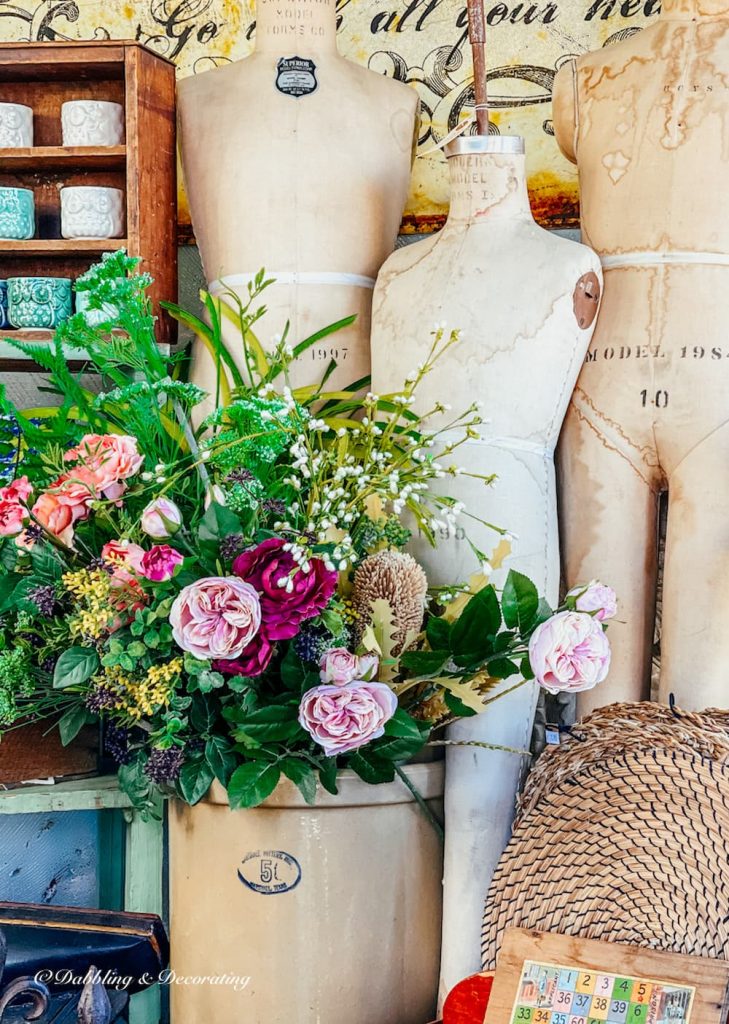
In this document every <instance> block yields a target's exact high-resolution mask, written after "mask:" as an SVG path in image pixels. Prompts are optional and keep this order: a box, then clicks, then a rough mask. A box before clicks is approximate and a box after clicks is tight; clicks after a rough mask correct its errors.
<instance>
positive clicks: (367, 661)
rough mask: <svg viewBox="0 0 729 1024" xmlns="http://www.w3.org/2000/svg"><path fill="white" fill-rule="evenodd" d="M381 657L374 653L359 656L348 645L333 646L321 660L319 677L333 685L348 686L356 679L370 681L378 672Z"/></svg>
mask: <svg viewBox="0 0 729 1024" xmlns="http://www.w3.org/2000/svg"><path fill="white" fill-rule="evenodd" d="M378 665H379V659H378V658H377V656H376V655H374V654H363V655H361V656H359V657H358V656H357V655H356V654H352V653H351V652H350V651H348V650H347V648H346V647H331V648H330V649H329V650H328V651H326V652H325V653H324V654H323V655H322V656H321V658H320V660H319V678H320V679H321V681H322V682H323V683H329V684H330V685H332V686H346V685H347V683H351V682H353V681H354V680H355V679H358V680H360V682H369V680H370V679H373V678H374V676H375V675H376V674H377V667H378Z"/></svg>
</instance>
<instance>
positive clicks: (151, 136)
mask: <svg viewBox="0 0 729 1024" xmlns="http://www.w3.org/2000/svg"><path fill="white" fill-rule="evenodd" d="M0 93H1V94H2V99H3V100H4V101H5V102H9V103H24V104H26V105H27V106H30V107H32V108H33V114H34V117H33V121H34V143H35V145H34V146H33V147H32V148H29V149H16V150H11V149H0V185H7V186H15V187H21V188H31V189H33V193H34V195H35V206H36V234H37V236H38V237H37V238H32V239H27V240H22V241H15V240H0V278H8V277H24V276H29V277H36V276H47V275H49V274H50V275H55V276H58V277H70V278H72V279H75V278H77V277H78V276H79V275H80V274H83V273H84V272H85V271H86V270H88V268H89V267H90V266H91V265H92V264H93V263H95V262H97V261H98V260H99V259H100V258H101V255H102V254H103V253H105V252H110V251H114V250H117V249H121V248H124V249H126V250H127V252H128V253H129V254H130V255H131V256H141V257H142V270H144V271H147V272H148V273H149V274H150V275H151V276H152V278H153V279H154V284H153V286H152V288H151V290H150V295H151V298H152V302H153V305H154V307H155V312H156V314H157V316H158V320H157V337H158V341H159V342H160V344H161V345H165V346H169V344H170V343H172V342H174V340H175V337H176V324H175V322H174V321H173V320H172V318H171V317H169V316H168V315H167V314H166V313H165V312H164V311H162V310H161V309H160V307H159V302H160V301H161V300H163V299H169V300H172V301H175V300H176V299H177V181H176V173H177V168H176V153H175V68H174V65H173V64H172V63H171V62H170V61H168V60H166V59H165V58H163V57H160V56H159V55H158V54H156V53H153V52H152V51H151V50H147V49H146V48H145V47H144V46H142V45H141V44H139V43H136V42H126V41H120V40H115V41H101V42H70V41H64V42H48V43H0ZM76 99H91V100H93V99H99V100H111V101H113V102H116V103H121V104H122V105H123V107H124V128H125V144H124V145H119V146H111V147H89V146H77V147H65V146H63V145H62V141H63V140H62V131H61V107H62V106H63V104H64V103H65V102H67V101H68V100H76ZM65 185H102V186H107V187H112V188H119V189H122V190H123V191H124V194H125V203H126V210H125V213H126V237H125V238H118V239H65V238H61V237H60V235H61V217H60V195H59V192H60V189H61V188H63V187H64V186H65ZM5 333H6V336H8V337H13V338H23V339H25V340H29V341H39V342H42V341H47V340H48V338H49V337H50V332H48V331H8V332H5ZM0 334H2V332H0ZM0 363H5V360H4V359H3V357H2V356H0ZM30 368H32V364H29V369H30Z"/></svg>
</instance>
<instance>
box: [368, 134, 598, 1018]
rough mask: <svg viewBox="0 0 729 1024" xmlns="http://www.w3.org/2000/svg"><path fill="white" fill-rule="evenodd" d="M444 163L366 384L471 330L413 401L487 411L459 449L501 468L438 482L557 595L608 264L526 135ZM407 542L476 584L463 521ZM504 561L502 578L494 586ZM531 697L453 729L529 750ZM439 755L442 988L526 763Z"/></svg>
mask: <svg viewBox="0 0 729 1024" xmlns="http://www.w3.org/2000/svg"><path fill="white" fill-rule="evenodd" d="M447 152H449V151H447ZM449 168H450V176H451V208H450V213H449V217H448V221H447V223H446V225H445V227H444V228H443V230H442V231H441V232H440V234H439V235H437V236H435V237H434V238H431V239H428V240H426V241H423V242H419V243H415V244H414V245H411V246H407V247H406V248H405V249H401V250H398V251H397V252H396V253H394V254H393V256H391V257H390V259H389V260H388V261H387V263H386V264H385V265H384V267H383V268H382V270H381V272H380V275H379V277H378V282H377V286H376V289H375V297H374V303H373V330H372V362H373V367H372V369H373V389H374V390H375V391H377V392H380V393H384V392H387V391H391V390H393V389H395V388H397V387H398V386H399V385H401V383H402V380H403V379H404V377H405V376H406V375H407V373H408V372H410V370H411V369H412V367H413V366H415V365H417V364H418V363H419V362H421V361H422V359H423V356H424V354H425V353H426V352H427V350H428V348H429V345H430V340H431V339H430V333H431V331H432V330H433V324H434V323H439V322H442V321H445V322H447V325H448V328H460V329H462V331H463V337H462V339H461V340H460V341H459V342H458V343H457V344H456V345H454V346H453V347H452V348H451V349H450V350H449V351H448V354H447V356H446V357H445V358H444V359H443V360H442V362H441V363H439V364H438V365H437V368H436V370H435V371H434V372H433V373H432V374H430V375H429V376H427V377H426V378H425V380H424V382H423V386H422V389H419V392H418V395H417V401H418V402H419V404H420V408H421V409H422V410H423V411H424V410H425V409H426V408H431V407H432V406H433V404H434V402H435V401H441V402H448V403H451V404H452V406H453V410H452V411H451V412H450V413H448V416H449V417H450V416H452V415H453V414H454V413H456V412H458V411H460V410H461V409H462V408H465V407H466V406H468V405H469V404H470V403H471V402H472V401H474V400H480V401H482V402H483V405H484V415H485V416H486V417H488V419H489V422H488V424H486V425H485V426H484V427H483V428H482V429H481V433H482V435H483V437H482V440H481V441H470V442H468V443H467V444H465V445H463V446H462V447H460V448H459V449H458V450H457V452H456V453H455V454H454V457H453V460H454V461H455V462H456V463H457V464H459V465H461V466H464V467H465V468H466V469H467V470H470V471H472V472H478V473H482V474H490V473H494V472H495V473H497V474H498V479H497V481H496V482H495V483H494V484H492V485H491V486H490V487H486V486H485V485H484V483H483V481H476V480H474V479H472V478H469V477H468V476H465V475H464V476H459V477H456V478H450V477H446V480H445V481H443V491H444V492H445V493H448V494H451V495H453V496H454V497H455V498H458V499H460V500H462V501H463V502H464V503H465V505H466V507H467V508H468V510H469V511H472V512H473V513H474V514H475V515H477V516H479V517H481V518H483V519H484V520H487V521H490V522H492V523H496V524H498V525H500V526H503V527H506V528H508V529H509V530H512V531H513V532H514V533H515V534H516V535H517V538H516V539H515V540H514V541H513V542H512V544H513V551H512V555H511V556H510V558H509V560H508V563H507V566H506V568H509V567H512V566H513V567H515V568H518V569H520V571H522V572H524V573H527V574H528V575H530V576H531V577H532V578H533V579H534V581H535V583H536V584H537V586H538V587H539V588H540V589H541V591H542V592H543V593H545V592H546V596H547V597H548V598H550V599H551V600H552V601H556V599H557V596H558V595H557V591H558V587H559V550H558V531H557V515H556V501H555V481H554V467H553V461H552V453H553V450H554V446H555V444H556V442H557V438H558V435H559V430H560V426H561V423H562V417H563V415H564V412H565V409H566V407H567V403H568V401H569V396H570V393H571V390H572V387H573V384H574V381H575V379H576V377H577V374H578V372H579V368H580V365H581V363H582V359H583V357H584V353H585V349H586V348H587V345H588V342H589V338H590V335H591V330H592V325H593V321H594V315H595V313H596V312H597V297H595V303H594V309H593V310H592V311H591V312H590V314H589V316H585V315H582V309H581V303H580V301H578V300H577V298H576V296H577V295H578V294H579V295H581V294H582V292H581V291H580V289H583V290H584V286H585V281H586V279H589V281H590V283H591V285H592V286H593V288H594V287H595V286H597V289H598V293H599V275H600V268H599V262H598V261H597V260H596V258H595V256H594V254H592V253H591V252H590V251H589V250H588V249H586V248H585V247H583V246H580V245H576V244H574V243H572V242H567V241H565V240H564V239H560V238H556V237H554V236H552V235H550V234H549V233H548V232H546V231H543V230H542V229H541V228H539V227H537V225H536V224H535V223H534V221H533V218H532V216H531V211H530V209H529V200H528V196H527V190H526V176H525V167H524V156H523V143H522V140H517V139H515V138H510V137H489V138H481V137H476V138H463V139H460V140H458V141H457V142H456V143H455V144H453V145H452V147H450V155H449ZM413 296H418V301H417V304H415V305H414V304H413ZM576 309H578V310H579V311H580V315H576V312H575V310H576ZM579 321H581V323H580V322H579ZM435 422H436V419H435V418H434V420H433V423H434V425H435ZM462 522H463V528H464V529H466V530H467V531H468V534H469V536H470V537H471V539H472V540H473V541H474V542H475V544H476V545H477V546H478V547H479V548H481V549H482V550H483V551H484V552H485V553H486V554H489V553H490V552H491V551H492V550H493V548H494V547H495V546H496V544H497V543H498V540H499V537H498V536H497V535H496V534H494V532H493V531H492V530H490V529H489V528H487V527H485V526H480V525H479V524H476V523H473V522H472V521H471V520H468V519H464V520H463V521H462ZM412 550H413V554H414V555H415V557H416V558H418V560H419V561H420V562H421V564H422V565H423V566H424V568H425V570H426V573H427V575H428V579H429V582H430V583H431V585H437V584H453V583H456V582H459V581H461V580H467V579H468V577H469V576H470V575H471V574H473V573H474V572H477V571H478V570H479V568H480V566H479V564H478V560H477V559H476V558H475V556H474V554H473V551H472V549H471V547H470V546H469V544H468V543H467V541H466V540H465V538H464V536H463V534H462V533H461V531H460V530H459V531H457V533H456V535H455V536H441V537H440V538H439V546H438V548H436V549H435V550H434V549H432V548H430V547H429V545H428V544H427V543H426V542H425V541H424V540H422V539H419V538H417V537H416V538H414V540H413V542H412ZM504 572H505V570H504V571H502V572H501V573H500V574H499V575H498V576H496V577H495V578H494V582H496V583H497V585H498V584H499V583H500V582H503V577H504ZM513 682H514V680H513V679H512V680H511V683H512V684H513ZM508 685H509V684H508V682H507V683H505V684H504V688H506V686H508ZM535 702H536V688H535V687H534V685H533V684H525V685H524V686H522V687H521V688H519V689H518V690H515V691H514V692H513V693H512V694H510V695H508V696H507V697H505V698H503V700H500V701H497V702H496V703H494V704H492V705H491V706H490V707H489V709H488V711H487V712H486V713H484V714H483V715H480V716H477V717H476V718H471V719H467V720H464V721H462V722H461V723H459V724H458V725H456V726H453V727H451V729H450V731H449V738H450V739H453V740H455V741H456V742H457V743H459V744H460V743H463V742H468V741H476V742H479V743H494V744H500V745H503V746H509V747H513V748H515V749H518V750H525V749H527V748H528V746H529V739H530V734H531V728H532V721H533V714H534V707H535ZM446 758H447V777H446V846H445V872H444V920H443V954H442V965H441V998H443V997H444V996H445V995H446V994H447V992H448V991H449V990H450V988H451V987H452V986H453V985H454V984H455V983H456V982H457V981H459V980H460V979H461V978H463V977H464V976H465V975H467V974H469V973H473V972H474V971H475V970H477V969H478V967H479V965H480V931H481V918H482V908H483V900H484V898H485V895H486V891H487V888H488V883H489V881H490V878H491V875H492V873H493V870H494V868H495V866H496V862H497V860H498V857H499V856H500V854H501V852H502V850H503V848H504V845H505V844H506V841H507V839H508V835H509V831H510V826H511V822H512V818H513V813H514V803H515V796H516V792H517V789H518V786H519V782H520V778H521V774H522V770H523V766H524V759H523V758H522V757H520V756H519V755H518V754H508V753H505V752H503V751H494V750H484V749H481V748H478V747H469V746H452V747H448V748H447V752H446ZM485 779H488V785H484V780H485Z"/></svg>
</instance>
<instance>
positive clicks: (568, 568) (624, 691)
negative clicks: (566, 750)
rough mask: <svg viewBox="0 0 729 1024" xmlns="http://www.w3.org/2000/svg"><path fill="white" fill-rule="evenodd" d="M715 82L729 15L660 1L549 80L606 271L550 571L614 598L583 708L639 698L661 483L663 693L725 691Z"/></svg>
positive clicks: (726, 551) (721, 222) (716, 700)
mask: <svg viewBox="0 0 729 1024" xmlns="http://www.w3.org/2000/svg"><path fill="white" fill-rule="evenodd" d="M723 2H724V0H720V3H723ZM728 81H729V16H727V14H726V12H725V11H724V10H722V9H721V6H716V5H715V6H711V5H710V4H707V3H706V2H705V0H697V2H694V0H679V2H671V0H668V2H667V3H664V11H663V13H662V15H661V17H660V19H659V20H658V21H657V22H656V23H655V24H653V25H651V26H650V27H649V28H647V29H645V30H644V31H642V32H640V33H639V34H637V35H634V36H631V37H630V38H629V39H627V40H625V41H624V42H621V43H618V44H616V45H614V46H610V47H608V48H605V49H603V50H600V51H598V52H596V53H591V54H587V55H585V56H584V57H582V58H580V59H579V61H578V62H577V66H576V70H575V71H574V72H573V69H572V68H571V67H570V66H568V67H566V68H565V69H563V70H562V71H561V72H560V73H559V75H558V77H557V81H556V84H555V92H554V124H555V131H556V135H557V141H558V142H559V144H560V147H561V148H562V150H563V151H564V152H565V154H566V155H567V156H568V157H569V158H571V159H573V160H576V162H577V164H578V167H579V173H580V189H581V204H582V225H583V234H584V238H585V241H587V242H588V243H589V244H590V245H592V246H593V247H594V248H595V249H596V250H597V251H598V252H599V254H600V255H601V256H602V257H603V265H604V270H605V294H604V297H603V304H602V309H601V312H600V318H599V321H598V326H597V329H596V331H595V336H594V338H593V340H592V344H591V346H590V351H589V353H588V355H587V357H586V361H585V365H584V367H583V370H582V373H581V375H580V378H579V381H578V385H577V388H576V390H575V395H574V398H573V402H572V405H571V408H570V411H569V413H568V416H567V419H566V423H565V429H564V433H563V439H562V443H561V452H560V466H561V510H562V533H563V555H564V569H565V576H566V583H567V584H568V585H572V584H574V583H575V582H577V581H579V580H583V579H585V580H587V579H590V578H592V577H600V578H602V579H604V580H605V581H606V582H609V583H611V584H612V585H613V586H614V587H615V589H616V590H617V592H618V596H619V599H620V609H619V615H618V621H616V622H615V623H614V624H613V625H611V630H610V637H611V640H612V644H613V663H612V669H611V672H610V676H609V678H608V680H607V681H606V682H605V683H604V684H603V685H602V686H600V687H598V688H597V689H595V690H593V691H590V692H589V693H586V694H584V695H582V697H581V699H580V709H581V711H582V712H586V711H589V710H590V709H591V708H592V707H595V706H600V705H604V704H608V703H611V702H612V701H616V700H638V699H644V698H646V697H647V696H648V695H649V680H650V666H651V654H652V641H653V632H654V620H655V600H656V577H657V566H656V547H657V544H656V541H657V507H658V496H659V494H660V492H661V491H662V490H663V489H666V488H667V489H668V496H669V511H668V536H667V547H666V563H665V576H664V584H663V607H662V642H661V685H660V696H661V699H663V700H666V699H667V698H668V695H669V694H670V693H673V694H675V696H676V699H677V700H678V702H679V703H680V704H681V705H682V706H684V707H688V708H700V707H705V706H707V705H711V704H713V705H723V706H727V705H728V704H729V685H728V684H727V683H726V678H725V676H726V665H727V662H728V659H729V632H728V631H727V630H726V628H725V625H724V624H725V622H726V619H727V615H728V614H729V590H728V589H727V586H726V580H727V570H729V528H727V525H726V506H727V502H728V500H729V428H728V427H727V420H728V419H729V341H728V340H727V328H726V323H727V317H728V316H729V208H728V207H727V205H726V203H725V202H724V201H723V198H722V197H723V195H724V192H725V189H726V175H727V170H729V92H728V91H727V90H728V86H727V82H728Z"/></svg>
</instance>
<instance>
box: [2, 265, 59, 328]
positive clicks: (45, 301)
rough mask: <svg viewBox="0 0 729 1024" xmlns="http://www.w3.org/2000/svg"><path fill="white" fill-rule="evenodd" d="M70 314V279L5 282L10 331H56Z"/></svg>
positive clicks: (26, 279) (21, 278)
mask: <svg viewBox="0 0 729 1024" xmlns="http://www.w3.org/2000/svg"><path fill="white" fill-rule="evenodd" d="M71 310H72V305H71V279H70V278H69V277H9V278H8V317H9V319H10V323H11V324H12V325H13V327H20V328H28V327H39V328H44V327H58V325H59V324H60V323H62V322H63V321H64V320H66V319H67V318H68V317H69V316H70V315H71Z"/></svg>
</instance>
